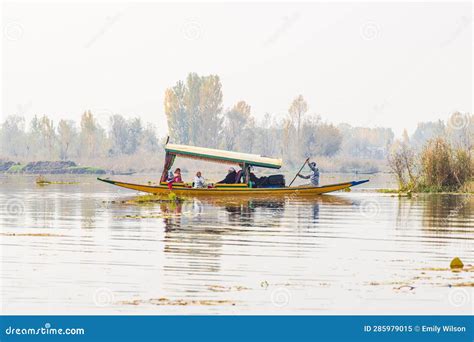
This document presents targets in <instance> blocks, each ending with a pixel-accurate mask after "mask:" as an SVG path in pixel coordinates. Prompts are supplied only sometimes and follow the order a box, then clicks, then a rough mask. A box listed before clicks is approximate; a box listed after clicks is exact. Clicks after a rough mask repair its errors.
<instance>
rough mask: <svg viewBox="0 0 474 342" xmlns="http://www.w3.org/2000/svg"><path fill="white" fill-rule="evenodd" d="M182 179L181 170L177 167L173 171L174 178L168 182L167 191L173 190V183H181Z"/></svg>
mask: <svg viewBox="0 0 474 342" xmlns="http://www.w3.org/2000/svg"><path fill="white" fill-rule="evenodd" d="M182 182H183V178H182V177H181V169H180V168H179V167H178V168H177V169H176V170H174V177H173V179H172V180H169V181H168V189H170V190H171V189H172V188H173V183H182Z"/></svg>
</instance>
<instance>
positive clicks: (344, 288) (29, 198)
mask: <svg viewBox="0 0 474 342" xmlns="http://www.w3.org/2000/svg"><path fill="white" fill-rule="evenodd" d="M49 178H51V179H52V180H62V181H73V182H78V184H51V185H48V186H43V187H40V186H37V185H36V184H35V182H34V179H35V177H33V176H0V201H1V202H0V203H1V208H0V222H1V235H0V239H1V240H0V242H1V292H2V293H1V296H2V310H3V313H4V314H33V313H34V314H39V313H41V314H107V313H112V314H381V313H383V314H443V313H445V314H471V313H472V312H473V311H474V304H473V299H474V292H473V289H474V287H473V286H474V279H473V278H474V277H473V276H474V268H473V267H472V264H474V214H473V208H474V198H473V196H472V195H470V196H469V195H419V196H416V197H413V198H398V197H396V196H391V195H389V194H380V193H377V192H375V191H373V188H374V187H386V186H387V178H386V177H383V176H377V177H369V178H371V182H370V183H367V184H364V185H363V186H361V187H358V188H357V187H356V188H354V189H353V191H352V192H341V193H333V194H328V195H323V196H318V197H316V198H314V199H298V198H296V199H295V198H292V199H288V198H269V199H258V200H251V199H245V198H242V199H240V198H224V199H219V200H215V199H205V198H200V199H194V200H190V201H186V202H184V203H182V204H175V203H172V204H171V203H155V204H148V205H136V204H129V203H123V202H124V201H127V200H130V199H133V198H135V197H136V196H137V193H135V192H133V191H130V190H126V189H120V188H117V187H114V186H111V185H108V184H105V183H101V182H98V181H96V180H95V178H94V177H89V176H84V177H71V176H54V177H53V176H52V177H49ZM113 178H117V179H122V180H126V181H135V182H144V181H146V180H148V179H150V177H147V176H136V177H131V176H129V177H125V176H116V177H113ZM355 178H356V176H354V175H324V178H323V183H333V182H335V181H339V180H353V179H355ZM455 256H459V257H460V258H461V259H462V260H463V261H464V263H465V270H463V271H461V272H452V271H450V270H449V263H450V261H451V259H452V258H453V257H455Z"/></svg>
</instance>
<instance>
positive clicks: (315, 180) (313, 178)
mask: <svg viewBox="0 0 474 342" xmlns="http://www.w3.org/2000/svg"><path fill="white" fill-rule="evenodd" d="M308 166H309V168H310V169H311V173H310V174H309V175H307V176H303V175H302V174H300V173H298V177H300V178H303V179H309V181H310V182H311V185H312V186H319V169H318V168H317V167H316V163H315V162H310V163H309V164H308Z"/></svg>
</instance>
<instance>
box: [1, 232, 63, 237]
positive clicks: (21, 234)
mask: <svg viewBox="0 0 474 342" xmlns="http://www.w3.org/2000/svg"><path fill="white" fill-rule="evenodd" d="M0 235H2V236H65V235H60V234H50V233H0Z"/></svg>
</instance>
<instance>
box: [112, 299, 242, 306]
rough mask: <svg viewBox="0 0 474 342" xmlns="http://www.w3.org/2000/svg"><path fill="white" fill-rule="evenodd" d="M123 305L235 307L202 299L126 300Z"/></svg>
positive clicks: (232, 303)
mask: <svg viewBox="0 0 474 342" xmlns="http://www.w3.org/2000/svg"><path fill="white" fill-rule="evenodd" d="M119 304H122V305H140V304H152V305H171V306H172V305H177V306H184V305H205V306H208V305H210V306H213V305H235V303H234V302H232V301H230V300H212V299H201V300H185V299H169V298H150V299H148V300H141V299H132V300H124V301H121V302H119Z"/></svg>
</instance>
